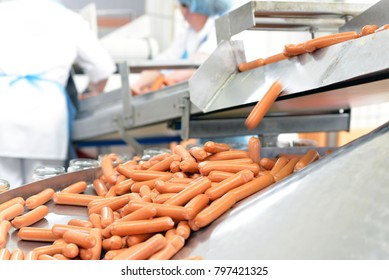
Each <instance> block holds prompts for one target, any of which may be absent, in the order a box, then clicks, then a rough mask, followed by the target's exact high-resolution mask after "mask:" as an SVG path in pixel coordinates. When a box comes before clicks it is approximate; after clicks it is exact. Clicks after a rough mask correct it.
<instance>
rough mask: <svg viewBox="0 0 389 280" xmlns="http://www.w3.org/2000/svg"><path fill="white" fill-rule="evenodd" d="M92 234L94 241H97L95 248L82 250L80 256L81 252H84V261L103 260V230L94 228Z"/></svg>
mask: <svg viewBox="0 0 389 280" xmlns="http://www.w3.org/2000/svg"><path fill="white" fill-rule="evenodd" d="M90 234H91V236H92V237H93V238H94V239H96V245H95V246H93V247H92V248H88V249H81V250H80V256H81V252H84V256H85V258H84V259H88V260H99V259H101V248H102V236H101V230H100V229H98V228H92V229H91V231H90Z"/></svg>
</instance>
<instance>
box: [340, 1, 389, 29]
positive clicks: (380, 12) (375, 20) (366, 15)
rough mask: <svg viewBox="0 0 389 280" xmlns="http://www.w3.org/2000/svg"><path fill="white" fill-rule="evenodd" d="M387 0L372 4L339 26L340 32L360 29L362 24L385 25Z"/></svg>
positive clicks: (386, 20)
mask: <svg viewBox="0 0 389 280" xmlns="http://www.w3.org/2000/svg"><path fill="white" fill-rule="evenodd" d="M388 9H389V0H381V1H378V2H377V3H376V4H374V5H372V6H371V7H370V8H369V9H367V10H366V11H364V12H363V13H362V14H360V15H358V16H356V17H354V18H352V19H351V20H350V21H348V22H347V23H346V24H345V25H343V26H341V27H340V29H339V30H340V31H341V32H346V31H360V30H361V29H362V27H363V26H365V25H370V24H376V25H378V26H382V25H385V24H387V23H388V22H389V20H388V12H387V11H388Z"/></svg>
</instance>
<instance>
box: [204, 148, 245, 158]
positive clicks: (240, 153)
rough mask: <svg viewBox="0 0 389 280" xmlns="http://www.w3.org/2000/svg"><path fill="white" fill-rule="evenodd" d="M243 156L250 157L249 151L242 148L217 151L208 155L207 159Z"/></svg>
mask: <svg viewBox="0 0 389 280" xmlns="http://www.w3.org/2000/svg"><path fill="white" fill-rule="evenodd" d="M241 158H249V153H248V152H246V151H241V150H231V151H225V152H219V153H215V154H213V155H210V156H209V157H207V158H206V160H231V159H241Z"/></svg>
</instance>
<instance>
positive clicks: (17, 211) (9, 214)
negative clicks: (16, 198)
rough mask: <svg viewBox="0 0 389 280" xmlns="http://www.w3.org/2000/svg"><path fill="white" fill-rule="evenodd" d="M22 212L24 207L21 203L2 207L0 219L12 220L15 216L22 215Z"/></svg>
mask: <svg viewBox="0 0 389 280" xmlns="http://www.w3.org/2000/svg"><path fill="white" fill-rule="evenodd" d="M23 213H24V207H23V206H22V205H21V204H18V203H17V204H14V205H11V206H10V207H8V208H6V209H4V210H3V211H1V212H0V221H1V220H8V221H10V220H12V219H13V218H15V217H16V216H19V215H22V214H23Z"/></svg>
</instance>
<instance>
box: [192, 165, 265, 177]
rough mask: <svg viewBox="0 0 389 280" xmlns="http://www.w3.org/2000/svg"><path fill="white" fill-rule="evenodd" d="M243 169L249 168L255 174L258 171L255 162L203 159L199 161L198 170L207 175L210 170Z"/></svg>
mask: <svg viewBox="0 0 389 280" xmlns="http://www.w3.org/2000/svg"><path fill="white" fill-rule="evenodd" d="M244 169H247V170H250V171H251V172H253V173H254V175H255V176H256V175H257V174H258V172H259V165H258V164H256V163H239V162H222V161H217V162H216V161H215V162H214V161H203V162H200V163H199V170H200V173H201V174H202V175H203V176H206V175H208V174H209V173H210V172H211V171H214V170H218V171H225V172H231V173H237V172H239V171H242V170H244Z"/></svg>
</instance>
